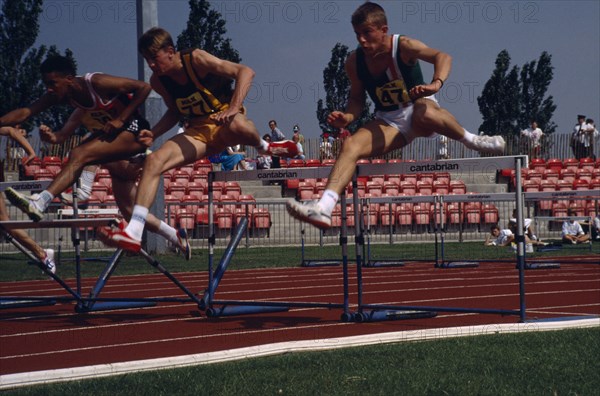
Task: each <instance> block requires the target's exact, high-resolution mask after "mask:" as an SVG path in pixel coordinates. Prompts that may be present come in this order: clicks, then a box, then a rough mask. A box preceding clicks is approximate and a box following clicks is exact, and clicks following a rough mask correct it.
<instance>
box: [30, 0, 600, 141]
mask: <svg viewBox="0 0 600 396" xmlns="http://www.w3.org/2000/svg"><path fill="white" fill-rule="evenodd" d="M361 3H362V1H313V0H307V1H277V0H273V1H212V2H211V4H212V6H213V8H215V9H216V10H218V11H220V12H221V14H222V15H223V17H224V19H225V20H226V21H227V29H228V32H227V37H229V38H231V40H232V43H233V46H234V47H235V48H236V49H237V50H238V51H239V52H240V55H241V57H242V62H243V63H245V64H247V65H249V66H250V67H252V68H253V69H254V70H255V71H256V78H255V84H254V87H253V89H252V90H251V91H250V94H249V97H248V99H247V101H246V105H247V107H248V110H249V116H250V118H251V119H252V120H254V122H255V123H256V125H257V126H258V128H259V131H260V132H261V133H264V132H267V131H268V127H267V122H268V120H269V119H271V118H274V119H276V120H277V121H278V123H279V126H280V127H281V129H282V130H283V131H284V133H286V134H287V135H288V136H291V130H292V126H293V125H294V124H296V123H298V124H299V125H300V127H301V130H302V132H303V133H304V135H305V136H307V137H316V136H318V135H319V133H320V131H319V128H318V123H317V121H316V116H315V112H316V106H317V100H318V99H319V98H324V91H323V88H322V74H323V69H324V68H325V67H326V65H327V62H328V61H329V59H330V56H331V49H332V48H333V46H334V45H335V44H336V43H338V42H340V43H342V44H345V45H347V46H349V47H350V48H354V47H355V46H356V41H355V38H354V33H353V31H352V27H351V25H350V22H349V21H350V15H351V14H352V12H353V11H354V10H355V9H356V7H357V6H358V5H359V4H361ZM380 4H381V5H382V6H383V7H384V8H385V9H386V12H387V15H388V22H389V26H390V31H391V32H393V33H401V34H406V35H408V36H411V37H414V38H417V39H419V40H421V41H423V42H425V43H426V44H427V45H429V46H430V47H434V48H439V49H441V50H443V51H445V52H448V53H449V54H451V55H452V56H453V58H454V62H453V69H452V73H451V75H450V78H449V80H448V81H447V82H446V84H445V86H444V89H443V90H442V92H441V94H440V95H439V100H440V103H441V104H442V106H444V107H446V108H447V109H448V110H450V111H451V112H452V113H454V114H455V115H456V116H457V118H458V120H459V121H460V122H461V124H463V125H464V126H465V127H466V128H467V129H468V130H470V131H473V132H475V131H476V130H477V128H478V127H479V125H480V124H481V116H480V114H479V109H478V106H477V99H476V98H477V96H478V95H480V94H481V90H482V89H483V86H484V84H485V82H486V81H487V80H488V79H489V77H490V75H491V73H492V70H493V69H494V61H495V59H496V56H497V55H498V53H499V52H500V51H501V50H503V49H506V50H508V52H509V54H510V56H511V58H512V64H513V65H518V66H522V65H523V64H524V63H526V62H529V61H531V60H536V59H537V58H538V57H539V55H540V54H541V53H542V52H543V51H547V52H548V53H550V54H551V55H552V64H553V66H554V68H555V69H554V80H553V82H552V85H551V86H550V94H551V95H552V96H553V97H554V102H555V104H557V106H558V108H557V110H556V112H555V113H554V122H555V123H556V124H557V125H558V131H559V132H568V131H570V130H571V129H572V127H573V125H574V124H575V122H576V116H577V114H585V115H587V116H588V117H590V118H593V119H594V120H596V121H597V122H598V121H600V73H599V70H600V45H599V43H600V1H597V0H589V1H551V0H550V1H380ZM43 7H44V11H43V14H42V16H41V27H40V34H39V36H38V41H37V44H38V45H39V44H46V45H52V44H55V45H57V46H58V48H59V49H60V50H61V51H62V50H64V49H65V48H70V49H71V50H72V51H73V52H74V54H75V57H76V59H77V61H78V65H79V72H80V73H84V72H91V71H102V72H104V73H109V74H114V75H120V76H127V77H131V78H137V58H136V57H137V52H136V25H135V23H136V19H135V1H134V0H118V1H117V0H96V1H86V0H73V1H71V0H68V1H67V0H56V1H55V0H46V1H45V2H44V6H43ZM158 13H159V15H158V21H159V25H160V26H162V27H164V28H166V29H167V30H169V31H170V32H171V34H172V35H173V36H174V37H175V38H176V37H177V35H178V34H179V33H180V32H181V31H182V30H183V29H184V28H185V24H186V23H187V19H188V2H187V0H159V1H158ZM424 70H425V76H426V79H428V78H429V77H430V76H431V73H432V68H431V67H429V66H427V67H425V68H424ZM523 127H526V126H525V125H524V126H523Z"/></svg>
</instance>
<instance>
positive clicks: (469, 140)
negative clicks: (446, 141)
mask: <svg viewBox="0 0 600 396" xmlns="http://www.w3.org/2000/svg"><path fill="white" fill-rule="evenodd" d="M464 131H465V136H464V137H463V138H462V139H460V141H461V143H473V139H475V136H477V135H474V134H472V133H471V132H469V131H467V130H466V129H465V130H464Z"/></svg>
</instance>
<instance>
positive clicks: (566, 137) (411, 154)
mask: <svg viewBox="0 0 600 396" xmlns="http://www.w3.org/2000/svg"><path fill="white" fill-rule="evenodd" d="M80 139H81V138H80V137H78V136H76V137H72V138H71V139H69V141H67V142H66V143H64V144H61V145H50V146H47V145H45V144H44V143H42V142H40V140H39V138H32V139H31V140H30V142H31V143H32V146H33V148H34V149H35V150H36V152H37V153H40V156H43V155H53V156H58V157H64V156H66V155H68V153H69V151H70V150H71V148H72V147H75V146H76V145H77V144H79V141H80ZM570 139H571V136H570V134H553V135H549V136H547V137H545V138H544V139H543V140H542V145H541V148H540V150H539V151H537V153H539V154H536V156H537V157H538V158H543V159H549V158H558V159H561V160H562V159H566V158H574V157H576V154H575V153H574V152H573V149H572V148H571V147H570ZM7 140H8V139H2V141H0V159H5V169H4V170H5V171H7V172H15V171H17V170H18V165H19V162H20V159H19V158H15V157H14V155H12V154H13V153H15V152H18V150H11V148H14V147H15V146H14V145H15V143H7V142H6V141H7ZM506 143H507V144H506V147H507V149H506V152H505V154H506V155H519V154H529V155H531V154H532V153H534V152H535V151H534V150H532V147H529V141H528V139H524V138H521V137H520V136H509V137H507V138H506ZM7 144H8V147H7ZM320 145H321V139H318V138H311V139H306V140H305V142H304V154H305V155H306V158H319V159H324V158H325V157H324V155H323V152H322V150H321V148H320ZM341 146H342V142H341V141H339V140H336V141H334V143H333V145H332V148H331V155H330V157H332V158H337V155H338V154H339V151H340V149H341ZM593 147H594V148H593V152H594V154H595V155H598V153H600V139H595V140H594V142H593ZM437 151H438V141H437V139H435V138H431V139H429V138H422V139H415V140H414V141H413V143H412V144H411V145H409V146H408V147H405V148H403V149H401V150H396V151H393V152H391V153H388V154H387V155H385V156H383V158H386V159H391V158H402V159H406V160H425V159H434V158H436V157H437ZM246 152H247V154H248V157H250V158H255V157H256V155H257V153H256V150H255V149H254V148H253V147H248V148H246ZM448 154H449V156H450V158H473V157H479V153H478V152H476V151H474V150H471V149H468V148H466V147H465V146H464V145H463V144H462V143H460V142H457V141H455V140H449V142H448Z"/></svg>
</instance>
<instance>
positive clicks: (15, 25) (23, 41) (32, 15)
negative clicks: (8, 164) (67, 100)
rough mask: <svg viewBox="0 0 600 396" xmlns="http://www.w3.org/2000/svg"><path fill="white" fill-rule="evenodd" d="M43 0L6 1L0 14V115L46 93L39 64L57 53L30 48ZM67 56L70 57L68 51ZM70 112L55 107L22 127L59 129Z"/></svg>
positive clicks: (35, 36) (53, 50) (37, 25)
mask: <svg viewBox="0 0 600 396" xmlns="http://www.w3.org/2000/svg"><path fill="white" fill-rule="evenodd" d="M41 12H42V0H5V2H4V3H3V5H2V14H0V51H1V53H2V56H1V57H0V98H2V100H1V101H0V114H6V113H8V112H9V111H11V110H14V109H17V108H20V107H23V106H27V105H28V104H30V103H31V102H33V101H34V100H35V99H37V98H39V97H40V96H41V95H42V94H43V93H44V91H45V88H44V85H43V84H42V81H41V78H40V64H41V63H42V61H43V59H44V58H45V56H46V55H49V54H57V53H58V51H57V50H56V47H55V46H51V47H50V48H49V49H48V48H46V46H41V47H40V48H31V46H32V45H33V44H34V43H35V40H36V38H37V36H38V33H39V23H38V20H39V15H40V13H41ZM66 56H70V57H72V56H73V54H72V53H71V52H70V51H69V50H67V51H66ZM69 113H70V109H68V108H66V107H62V106H61V107H57V108H54V109H52V110H51V111H48V112H45V113H43V114H40V115H38V116H37V117H33V118H31V119H29V120H28V121H27V122H26V123H25V124H24V125H23V126H24V127H25V129H31V128H32V127H33V125H37V124H39V123H42V122H43V123H45V124H47V125H49V126H50V127H52V128H56V127H59V126H61V125H62V124H63V123H64V121H65V120H66V117H67V116H68V115H69Z"/></svg>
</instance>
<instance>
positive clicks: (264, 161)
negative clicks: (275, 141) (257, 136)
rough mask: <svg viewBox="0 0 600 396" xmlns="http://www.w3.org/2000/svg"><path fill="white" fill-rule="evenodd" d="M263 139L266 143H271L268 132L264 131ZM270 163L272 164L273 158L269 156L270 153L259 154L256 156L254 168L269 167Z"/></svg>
mask: <svg viewBox="0 0 600 396" xmlns="http://www.w3.org/2000/svg"><path fill="white" fill-rule="evenodd" d="M263 139H264V140H265V141H266V142H267V143H271V135H269V134H268V133H266V134H265V135H264V136H263ZM272 165H273V158H271V156H270V155H268V154H259V155H258V156H257V157H256V169H271V166H272Z"/></svg>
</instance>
